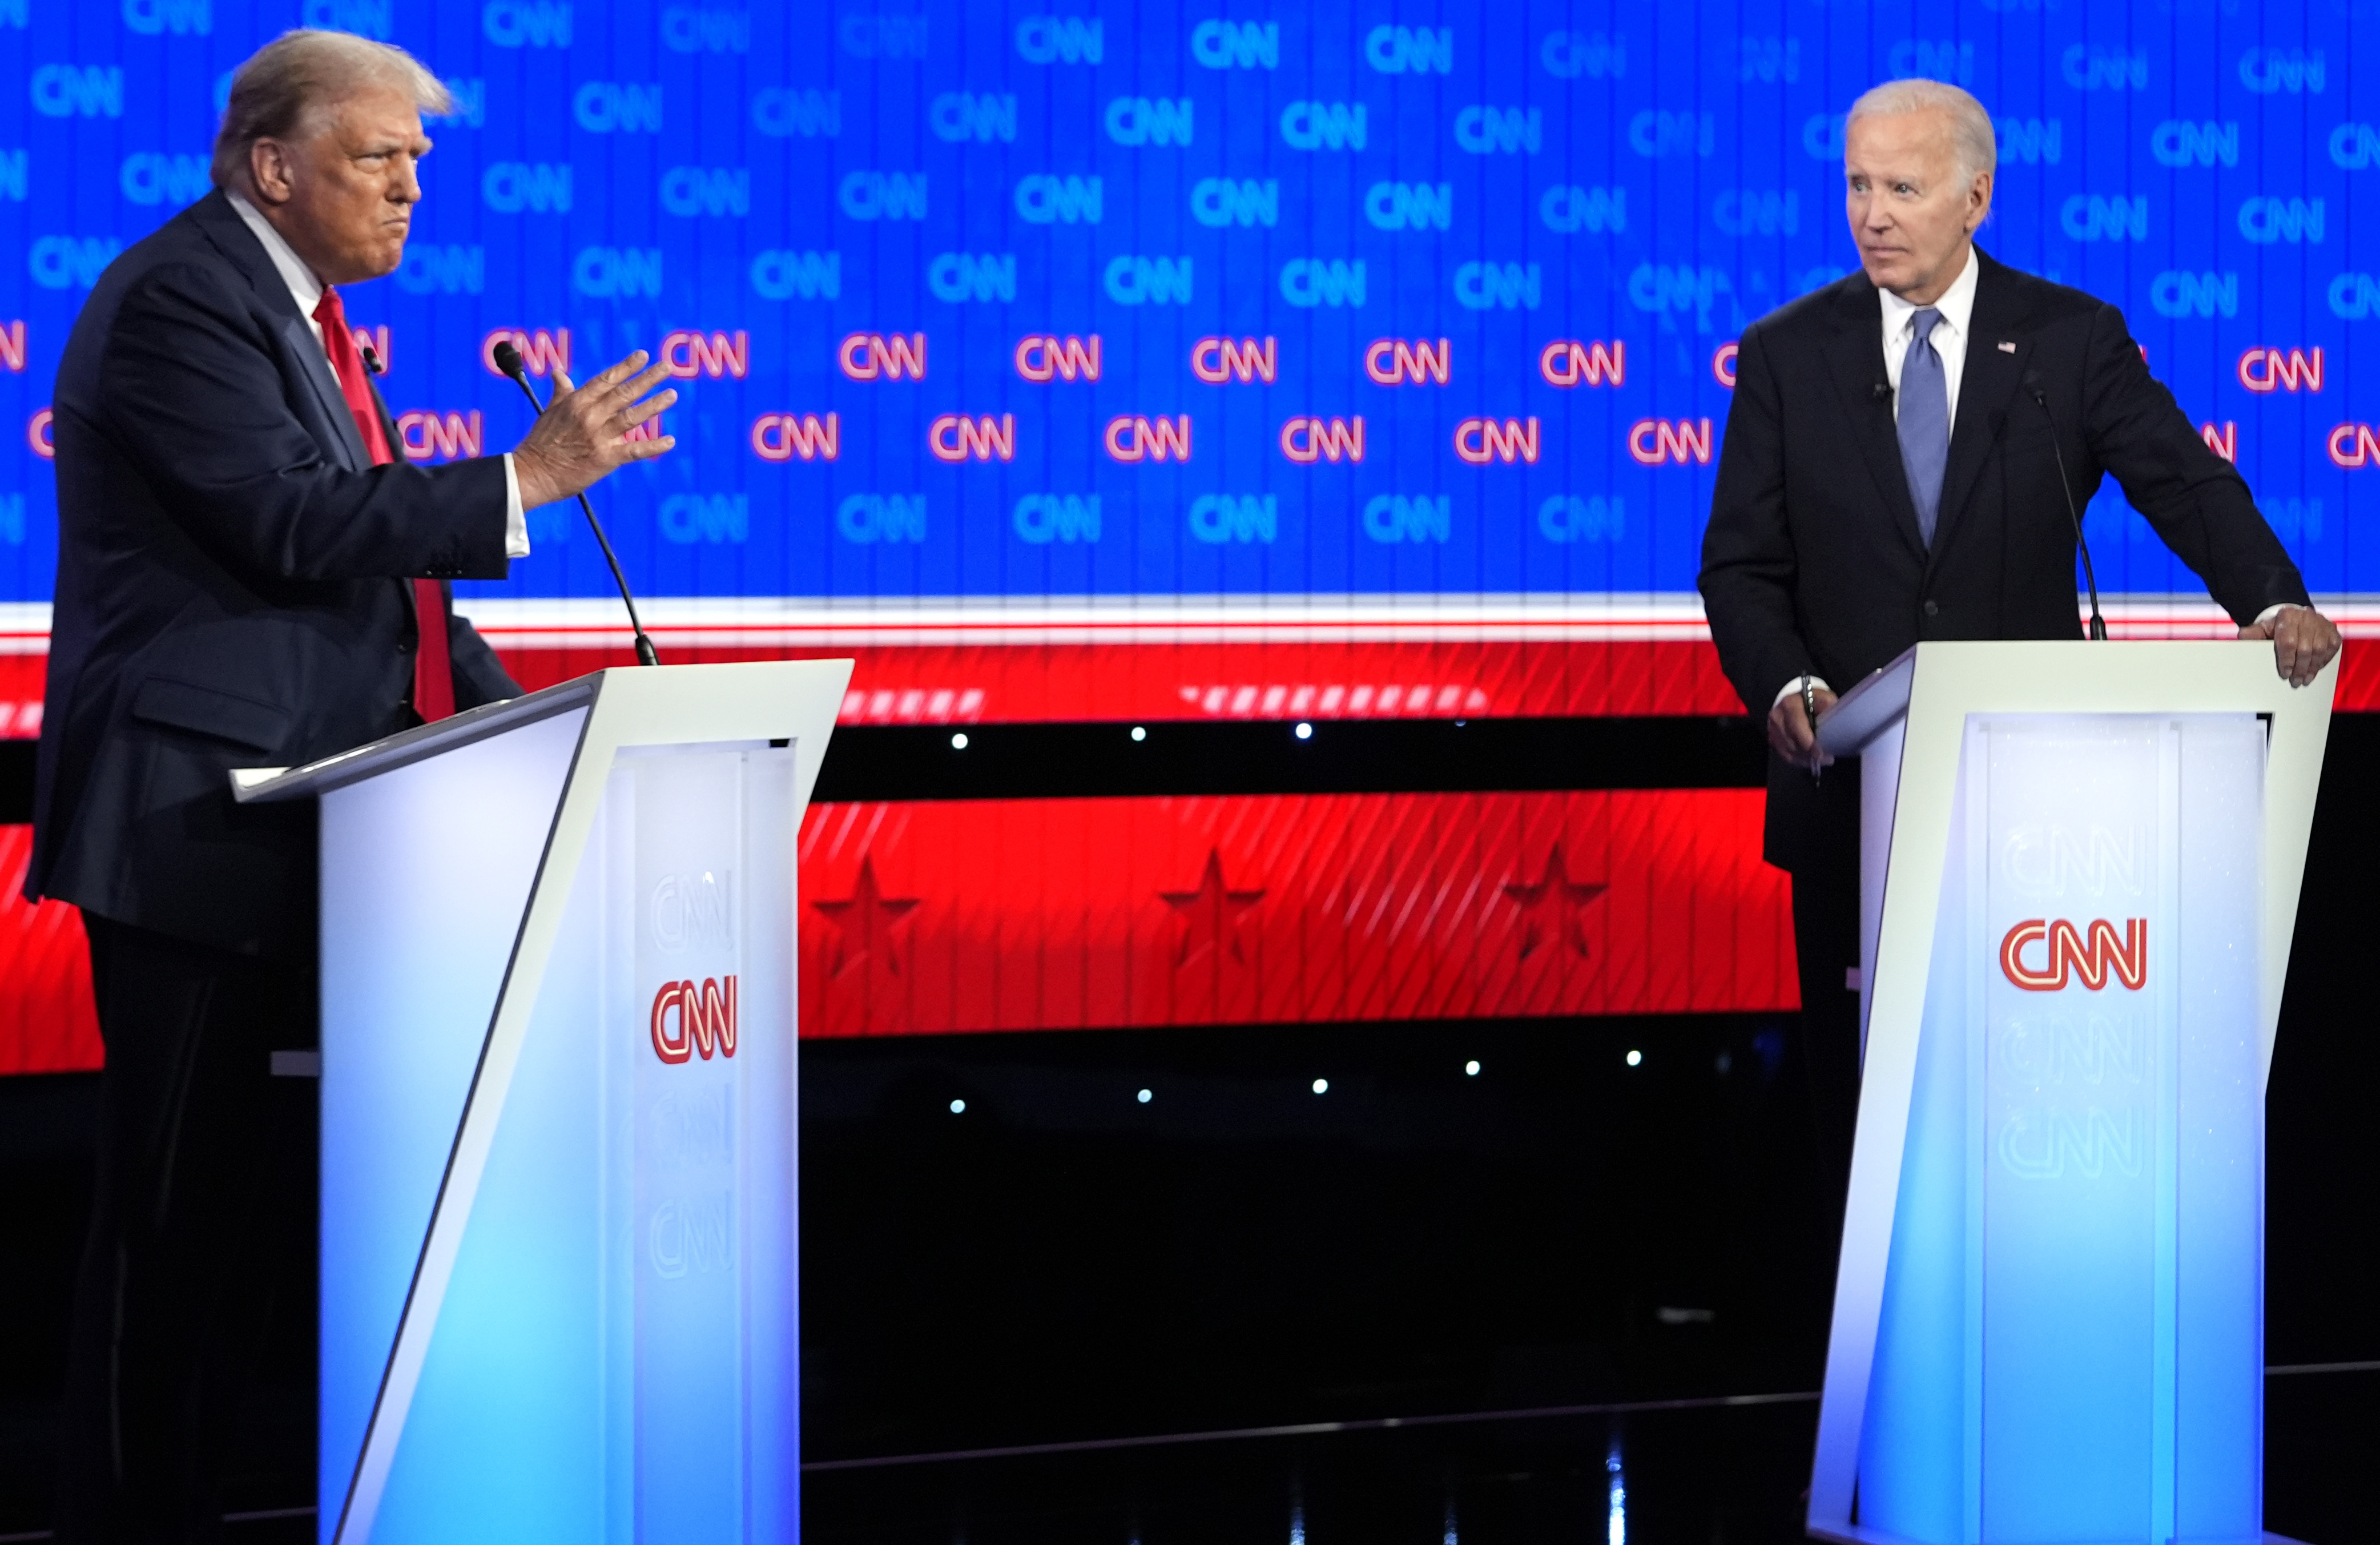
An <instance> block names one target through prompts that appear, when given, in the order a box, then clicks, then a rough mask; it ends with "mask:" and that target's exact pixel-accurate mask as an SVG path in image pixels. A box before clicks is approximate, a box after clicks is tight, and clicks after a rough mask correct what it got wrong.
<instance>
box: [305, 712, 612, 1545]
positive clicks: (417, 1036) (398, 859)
mask: <svg viewBox="0 0 2380 1545" xmlns="http://www.w3.org/2000/svg"><path fill="white" fill-rule="evenodd" d="M586 718H587V712H586V710H584V709H577V710H574V711H572V712H566V713H559V714H555V715H553V717H551V718H547V719H541V720H539V721H537V722H535V723H533V724H526V725H523V726H521V727H520V728H518V729H515V730H511V731H508V732H506V733H505V734H503V735H499V736H492V737H490V738H489V739H486V740H482V741H480V742H479V743H477V744H476V745H471V746H467V747H463V748H459V749H456V750H454V751H449V752H447V753H445V754H444V755H443V756H440V757H437V758H434V759H432V760H428V761H423V762H419V763H416V764H414V765H413V766H410V767H406V768H402V769H399V770H397V771H395V772H385V773H383V774H381V775H380V776H378V777H375V778H372V779H370V780H368V781H366V782H364V783H360V784H358V785H353V786H351V787H348V788H345V789H339V790H336V791H334V792H333V793H331V794H329V795H328V796H326V797H324V800H323V809H322V872H323V875H324V876H325V879H324V882H323V885H322V1281H321V1294H322V1325H321V1334H322V1373H321V1382H322V1389H321V1397H320V1398H321V1423H320V1429H319V1439H318V1441H319V1444H320V1466H321V1475H322V1504H323V1505H322V1515H321V1528H322V1538H323V1539H329V1538H330V1535H331V1532H332V1530H333V1529H334V1527H336V1524H337V1521H338V1509H339V1505H340V1502H341V1501H342V1500H343V1499H344V1498H345V1496H346V1490H347V1484H348V1479H349V1478H350V1477H351V1476H353V1474H354V1473H355V1468H356V1462H357V1457H358V1454H359V1452H360V1450H361V1448H362V1444H363V1441H364V1430H365V1427H366V1424H367V1423H368V1422H369V1421H370V1419H371V1415H372V1411H373V1407H374V1404H375V1402H376V1401H377V1399H378V1397H379V1394H380V1390H381V1380H382V1375H383V1372H384V1371H385V1369H387V1367H388V1359H389V1354H390V1351H391V1349H392V1347H393V1346H394V1345H395V1340H396V1332H397V1322H398V1318H399V1316H400V1315H401V1314H402V1312H403V1311H404V1308H405V1305H406V1303H407V1298H408V1296H409V1295H410V1293H411V1290H412V1285H413V1273H414V1267H415V1263H416V1262H417V1261H418V1260H419V1259H420V1253H421V1247H422V1241H423V1237H424V1236H425V1235H427V1233H428V1232H429V1227H430V1220H431V1208H432V1205H433V1204H434V1203H435V1201H436V1200H437V1198H438V1196H439V1194H440V1191H441V1189H442V1187H443V1183H444V1176H445V1171H446V1161H447V1155H448V1153H449V1152H450V1151H451V1150H452V1149H453V1146H454V1142H455V1134H456V1132H457V1131H458V1130H459V1128H460V1126H461V1125H462V1118H463V1107H464V1099H465V1096H466V1095H467V1094H468V1091H469V1089H470V1088H471V1085H472V1081H473V1077H474V1074H475V1071H476V1069H477V1067H478V1065H479V1060H480V1048H481V1046H482V1045H483V1044H484V1042H485V1040H486V1038H487V1034H488V1027H489V1024H490V1022H491V1019H492V1016H493V1015H494V1013H495V1007H496V994H497V992H498V991H499V989H500V988H501V987H502V985H503V983H504V976H505V972H506V969H507V967H508V966H509V964H510V962H511V959H512V950H513V941H514V939H515V938H516V936H517V934H518V931H519V928H520V923H521V918H522V916H523V914H524V913H525V912H526V910H527V908H528V898H529V887H530V885H531V883H532V882H533V881H534V880H535V879H536V876H537V871H538V866H539V863H540V860H541V859H542V858H543V856H544V853H545V840H546V833H547V832H548V830H549V829H550V828H551V826H552V824H553V813H554V809H555V807H556V805H557V804H558V802H559V801H560V799H561V797H562V788H563V782H564V780H565V777H566V776H567V775H568V773H569V771H570V765H571V760H572V757H573V754H574V752H575V751H576V749H577V744H578V732H579V729H580V726H581V725H582V724H584V723H585V722H586Z"/></svg>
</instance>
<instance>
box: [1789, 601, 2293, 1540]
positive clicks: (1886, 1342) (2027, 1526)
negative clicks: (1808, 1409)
mask: <svg viewBox="0 0 2380 1545" xmlns="http://www.w3.org/2000/svg"><path fill="white" fill-rule="evenodd" d="M2337 671H2338V666H2337V664H2336V663H2333V664H2332V665H2331V666H2330V667H2329V668H2328V669H2326V670H2325V672H2324V673H2323V675H2321V676H2320V677H2319V678H2317V680H2316V681H2315V682H2314V683H2313V685H2312V686H2310V687H2305V688H2303V689H2292V688H2291V687H2289V685H2288V684H2287V683H2286V682H2283V681H2281V680H2280V679H2279V678H2278V677H2277V675H2276V674H2275V671H2274V667H2273V651H2272V647H2271V646H2270V645H2269V644H2266V643H2261V642H2259V643H2249V642H2244V641H2243V642H2222V643H2195V642H2193V643H2116V644H2109V643H2082V642H2075V643H2063V642H2059V643H1925V644H1920V645H1918V646H1917V647H1916V648H1915V649H1913V650H1911V651H1909V652H1907V653H1905V654H1903V655H1901V656H1900V658H1899V659H1897V660H1895V661H1894V662H1893V663H1891V665H1889V666H1888V667H1887V668H1886V669H1885V670H1883V671H1882V672H1880V673H1878V674H1877V675H1874V676H1872V677H1870V678H1869V679H1868V680H1866V681H1865V682H1863V683H1861V684H1860V685H1859V686H1858V687H1856V688H1855V689H1853V690H1852V691H1851V692H1849V693H1846V694H1845V695H1844V696H1843V698H1842V699H1841V700H1840V701H1839V702H1837V703H1836V704H1835V705H1834V707H1833V708H1832V709H1831V710H1830V711H1829V712H1828V714H1827V716H1826V718H1825V720H1824V721H1823V722H1822V724H1821V725H1820V730H1819V742H1820V744H1821V745H1822V746H1823V747H1825V748H1827V749H1828V751H1830V752H1831V753H1832V754H1834V755H1835V756H1837V757H1839V758H1841V757H1849V756H1853V755H1856V756H1857V757H1858V758H1859V759H1860V763H1861V769H1860V777H1861V785H1860V794H1861V802H1862V809H1861V833H1860V837H1861V888H1860V889H1861V918H1860V921H1861V977H1860V988H1861V1013H1862V1021H1863V1027H1864V1065H1863V1076H1862V1079H1863V1081H1862V1085H1861V1089H1860V1108H1859V1126H1858V1136H1857V1138H1856V1141H1855V1144H1854V1149H1853V1155H1852V1178H1851V1191H1850V1198H1849V1203H1848V1206H1847V1209H1846V1215H1845V1219H1844V1223H1843V1238H1842V1254H1841V1258H1840V1266H1839V1268H1838V1272H1837V1277H1836V1286H1835V1302H1834V1317H1833V1323H1832V1326H1831V1330H1830V1337H1829V1343H1828V1354H1827V1374H1826V1385H1825V1391H1824V1394H1823V1397H1822V1405H1821V1406H1820V1410H1819V1417H1818V1441H1817V1449H1816V1455H1815V1464H1814V1466H1813V1473H1812V1476H1811V1483H1810V1510H1809V1516H1808V1527H1809V1532H1810V1533H1811V1534H1812V1535H1813V1536H1815V1537H1817V1538H1819V1539H1832V1540H1843V1541H1876V1542H1887V1541H1892V1542H1898V1541H1915V1542H1924V1545H1993V1542H1998V1541H2010V1542H2016V1541H2022V1542H2025V1545H2065V1542H2075V1545H2079V1542H2083V1541H2090V1542H2093V1545H2102V1542H2113V1541H2140V1542H2143V1545H2147V1542H2155V1545H2164V1542H2166V1541H2169V1540H2170V1541H2177V1542H2180V1545H2191V1542H2214V1541H2225V1542H2238V1541H2257V1540H2262V1539H2265V1538H2266V1537H2265V1535H2264V1533H2263V1494H2262V1475H2263V1461H2264V1423H2263V1410H2264V1350H2265V1348H2264V1153H2265V1126H2264V1121H2265V1103H2264V1097H2265V1075H2266V1072H2267V1070H2268V1069H2269V1068H2270V1067H2271V1064H2272V1052H2273V1035H2274V1027H2275V1024H2276V1022H2277V1018H2278V1015H2279V1008H2280V997H2281V986H2282V981H2283V979H2284V977H2285V976H2286V975H2287V971H2288V966H2289V934H2290V931H2291V928H2292V927H2293V925H2294V923H2295V919H2296V916H2297V906H2298V888H2299V882H2300V878H2301V874H2302V871H2303V870H2304V865H2305V854H2306V843H2307V837H2308V832H2309V830H2310V828H2311V826H2312V824H2313V806H2314V794H2315V788H2316V785H2317V784H2318V782H2319V780H2320V776H2321V771H2322V756H2323V746H2324V742H2325V738H2326V736H2327V735H2328V732H2329V721H2330V703H2331V693H2332V688H2333V686H2334V684H2335V682H2336V679H2337Z"/></svg>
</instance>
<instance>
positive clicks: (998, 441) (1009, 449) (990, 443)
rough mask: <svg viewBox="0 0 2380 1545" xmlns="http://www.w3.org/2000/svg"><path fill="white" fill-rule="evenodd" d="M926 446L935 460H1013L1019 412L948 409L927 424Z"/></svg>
mask: <svg viewBox="0 0 2380 1545" xmlns="http://www.w3.org/2000/svg"><path fill="white" fill-rule="evenodd" d="M920 341H921V342H922V341H923V339H922V336H921V338H920ZM926 449H928V450H929V451H931V452H933V453H934V459H935V460H936V461H990V460H991V459H992V458H993V457H995V456H997V457H999V458H1000V459H1001V460H1002V461H1014V460H1015V459H1016V415H1015V414H1014V413H1003V414H1002V415H1001V416H1000V417H999V418H997V419H994V418H992V417H991V416H990V414H986V415H984V416H983V417H982V418H980V419H970V418H968V417H967V416H966V415H965V414H964V413H945V414H943V415H942V416H941V418H939V419H937V420H934V421H933V422H932V423H930V424H928V425H927V426H926Z"/></svg>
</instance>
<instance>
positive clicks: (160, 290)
mask: <svg viewBox="0 0 2380 1545" xmlns="http://www.w3.org/2000/svg"><path fill="white" fill-rule="evenodd" d="M54 407H55V420H54V425H53V434H54V437H55V443H56V447H57V462H56V466H57V480H58V581H57V597H56V603H55V614H54V617H53V621H52V624H51V635H50V661H49V687H48V700H47V704H46V707H45V709H44V712H43V717H42V745H41V754H40V762H39V771H38V773H37V779H36V784H35V788H34V822H35V827H34V837H33V857H32V863H31V867H30V870H29V871H28V873H27V876H26V881H25V894H27V895H28V896H29V897H39V896H43V895H48V896H55V897H57V898H58V899H60V900H64V901H69V902H73V903H75V904H77V905H78V906H83V907H85V908H87V909H89V910H91V911H93V912H96V913H99V914H100V915H101V916H103V917H107V918H115V920H116V921H118V922H124V923H130V924H134V925H136V926H139V927H142V928H148V929H153V930H156V931H160V932H164V933H169V934H173V935H176V936H178V937H181V938H184V939H188V940H192V941H195V942H197V943H205V944H212V945H216V946H219V947H222V948H225V949H231V950H237V951H241V952H244V953H251V954H266V955H286V954H298V953H302V952H305V951H308V950H310V948H311V947H312V941H313V930H314V921H313V918H314V887H315V868H314V866H315V815H314V810H313V809H312V808H311V805H310V803H308V804H301V805H299V806H296V807H290V806H279V805H274V806H252V807H250V806H240V805H237V804H235V803H234V802H233V800H232V797H231V795H230V792H229V787H228V783H227V780H226V777H225V773H226V772H227V771H228V770H229V769H231V768H234V767H255V766H295V765H297V764H298V763H301V762H305V761H310V760H313V759H315V758H318V757H322V756H327V755H329V754H331V753H332V752H334V751H341V750H345V749H346V748H349V747H352V746H357V745H360V744H362V743H364V742H366V741H369V740H373V739H376V738H378V737H379V736H384V735H389V734H392V733H394V732H395V731H396V730H399V729H402V728H404V727H405V726H406V725H407V724H411V723H414V722H415V721H414V717H413V713H412V710H411V706H410V697H411V692H412V682H413V656H414V649H415V645H416V641H417V640H416V629H415V621H414V608H413V602H412V597H411V593H410V589H409V587H408V585H407V582H406V581H407V578H411V577H427V578H440V579H452V578H503V577H504V572H505V566H506V563H505V557H504V513H505V489H504V467H503V463H502V461H501V459H500V458H497V457H494V456H484V457H480V458H476V459H473V460H469V461H461V462H455V463H453V464H451V465H447V466H442V467H415V466H408V465H406V464H405V463H404V462H403V460H402V459H400V460H399V461H398V462H397V463H396V464H395V465H393V466H386V467H374V466H372V465H371V462H370V456H369V454H368V453H367V452H366V450H365V448H364V443H363V437H362V435H361V434H359V433H358V432H357V429H356V425H355V420H354V419H353V418H352V417H351V416H350V415H349V413H348V411H347V408H346V401H345V399H344V398H343V397H342V396H341V395H340V394H339V385H338V380H337V378H336V377H335V376H334V374H333V373H332V371H331V366H330V361H329V359H327V358H326V357H325V356H324V354H323V352H322V346H321V345H320V344H318V343H317V342H316V341H315V339H314V336H313V334H312V332H311V331H310V329H309V328H308V326H307V324H306V319H305V318H304V317H302V316H300V315H299V314H298V311H297V302H296V301H295V300H293V299H292V298H291V297H290V294H289V288H288V286H287V285H286V284H285V283H284V282H283V280H282V278H281V275H280V274H279V273H278V272H277V271H276V270H275V269H274V268H273V263H272V260H271V259H270V258H268V257H267V256H266V255H265V251H264V248H263V246H262V244H261V243H260V242H259V241H258V240H257V239H256V237H255V236H254V235H253V234H252V233H251V232H250V231H249V228H248V227H247V226H246V225H243V224H242V223H241V221H240V218H239V215H238V213H237V211H235V210H234V209H233V208H232V207H231V204H230V202H229V201H227V200H226V199H225V196H224V195H223V194H222V193H221V192H220V191H218V192H215V193H212V194H210V195H209V196H208V197H207V198H205V199H202V200H200V201H199V202H198V203H196V204H194V205H192V206H191V207H190V208H188V209H187V210H184V211H183V212H182V213H180V214H178V215H176V216H175V217H174V218H173V219H172V220H170V221H168V222H166V224H165V225H164V227H163V228H162V229H160V230H158V231H157V232H156V233H155V234H154V235H152V236H151V237H149V238H148V239H146V240H144V241H142V242H141V243H140V244H139V245H138V246H136V247H134V248H132V249H130V250H128V251H127V252H126V253H124V254H123V255H122V256H121V257H119V258H118V259H116V261H115V262H114V263H113V264H111V265H110V266H109V267H108V270H107V272H106V273H105V274H103V275H102V276H101V278H100V281H99V283H98V285H97V286H95V287H94V288H93V289H92V291H91V298H90V299H89V301H88V302H87V303H86V304H85V305H84V307H83V309H82V313H81V315H80V317H79V318H78V319H77V321H76V322H75V326H74V332H73V334H72V335H71V336H69V337H68V339H67V347H66V353H65V357H64V359H62V360H61V361H60V363H59V366H58V383H57V392H56V396H55V404H54ZM385 414H386V410H385V408H383V419H384V418H385ZM387 433H388V437H389V442H390V444H391V446H392V447H395V446H396V445H397V443H398V442H397V436H396V432H395V428H394V426H387ZM398 455H399V456H400V458H401V457H402V456H403V452H402V451H401V450H400V451H399V452H398ZM447 638H448V645H449V649H450V651H451V652H452V654H453V656H454V662H455V704H456V706H457V707H458V708H470V707H474V706H476V705H478V704H480V703H483V702H490V701H493V700H498V699H502V698H507V697H511V696H514V695H516V693H517V692H518V690H519V688H518V687H516V686H515V685H514V684H513V682H512V680H511V679H510V678H509V677H508V676H506V675H505V674H504V669H503V667H502V666H500V665H499V664H498V663H496V658H495V656H494V654H493V653H492V652H491V651H490V650H489V649H488V646H487V644H486V643H485V642H484V641H483V640H482V639H480V636H479V635H478V634H477V633H476V632H474V631H473V630H472V628H471V627H470V625H469V624H468V622H465V621H463V620H461V619H459V618H456V617H455V616H454V614H453V612H452V606H451V602H450V604H449V609H448V614H447Z"/></svg>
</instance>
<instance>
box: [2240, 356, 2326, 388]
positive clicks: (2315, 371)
mask: <svg viewBox="0 0 2380 1545" xmlns="http://www.w3.org/2000/svg"><path fill="white" fill-rule="evenodd" d="M2240 385H2242V386H2245V387H2246V388H2248V390H2250V391H2252V392H2319V391H2321V390H2322V350H2320V349H2318V348H2317V349H2315V350H2314V351H2313V355H2312V357H2308V355H2307V354H2306V351H2305V350H2304V349H2301V348H2293V349H2291V350H2289V352H2288V353H2287V354H2283V353H2282V352H2281V351H2280V350H2279V349H2277V348H2252V349H2250V350H2249V351H2248V352H2247V353H2245V354H2242V355H2241V356H2240Z"/></svg>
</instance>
